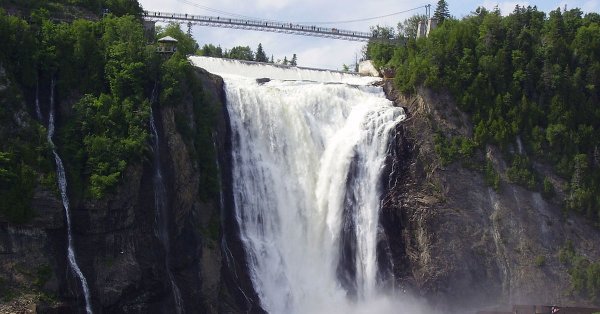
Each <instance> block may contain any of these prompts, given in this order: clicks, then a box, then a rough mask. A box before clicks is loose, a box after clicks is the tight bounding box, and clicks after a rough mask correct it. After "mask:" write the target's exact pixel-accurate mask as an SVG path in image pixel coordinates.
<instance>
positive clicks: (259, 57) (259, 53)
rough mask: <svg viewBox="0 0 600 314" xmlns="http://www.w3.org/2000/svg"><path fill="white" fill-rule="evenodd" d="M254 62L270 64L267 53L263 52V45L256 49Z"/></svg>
mask: <svg viewBox="0 0 600 314" xmlns="http://www.w3.org/2000/svg"><path fill="white" fill-rule="evenodd" d="M254 60H255V61H257V62H268V61H269V59H267V55H266V54H265V51H264V50H263V47H262V44H261V43H259V44H258V48H256V55H255V56H254Z"/></svg>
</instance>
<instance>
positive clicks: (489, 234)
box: [381, 81, 600, 313]
mask: <svg viewBox="0 0 600 314" xmlns="http://www.w3.org/2000/svg"><path fill="white" fill-rule="evenodd" d="M384 87H385V90H386V94H387V95H388V98H390V99H391V100H393V101H394V102H395V103H396V104H397V105H400V106H404V107H405V108H406V109H407V111H408V114H409V118H408V119H407V121H405V122H404V123H403V124H402V125H401V126H400V127H399V128H398V134H397V136H396V145H395V148H394V150H393V157H394V158H393V160H392V161H391V162H390V167H392V177H391V178H390V184H389V190H388V193H387V195H386V196H385V199H384V208H383V210H382V217H381V223H382V225H383V226H384V228H385V230H386V233H387V235H388V239H389V241H390V247H391V249H392V255H393V257H394V273H395V275H396V278H399V279H400V280H399V285H400V286H402V287H404V288H407V289H409V290H412V291H413V292H414V293H415V294H417V295H421V296H424V297H425V298H426V299H428V300H430V301H431V302H432V303H433V304H434V305H436V306H437V307H439V308H440V309H442V310H443V312H445V313H446V312H449V311H457V312H461V311H462V310H464V309H477V308H484V307H490V306H495V305H510V304H556V305H562V306H567V305H579V306H581V305H593V304H592V302H591V301H589V300H586V299H585V298H582V297H581V296H579V295H578V294H577V293H573V292H572V290H573V289H572V286H571V278H570V275H569V273H568V268H567V266H565V265H564V264H562V263H561V262H560V261H559V250H560V249H561V248H564V247H566V246H567V243H568V241H571V242H572V243H573V247H574V251H575V252H577V254H580V255H582V256H584V257H586V258H587V259H588V260H591V261H596V260H598V259H599V258H600V232H599V231H598V229H596V228H594V227H593V226H591V225H590V223H589V222H587V221H585V220H584V219H582V218H581V217H577V216H571V215H570V216H565V215H564V214H563V212H562V211H561V207H560V204H559V203H560V198H561V194H562V189H561V186H564V182H562V181H561V179H560V178H558V177H557V176H554V175H552V173H551V172H550V171H549V170H548V169H549V168H548V167H545V166H544V165H542V164H534V167H536V169H537V170H538V171H540V172H542V173H543V174H544V175H546V176H548V177H550V178H551V179H552V180H553V181H554V182H555V185H556V186H557V190H558V193H557V194H558V196H557V197H555V198H553V199H551V200H546V199H545V198H543V197H542V196H541V195H540V193H537V192H532V191H529V190H527V189H525V188H523V187H521V186H517V185H514V184H510V183H508V179H507V178H506V176H505V174H504V173H505V169H506V164H505V162H504V160H503V156H502V154H501V153H500V151H499V149H498V148H496V147H492V146H488V147H486V151H485V156H483V154H480V155H481V156H477V157H476V159H477V160H479V161H480V162H481V163H485V160H486V159H487V160H490V161H491V162H492V164H493V165H494V169H495V170H496V171H497V172H498V173H499V174H500V179H501V180H500V182H501V183H500V185H499V188H498V189H497V190H495V189H493V188H492V187H490V186H488V185H486V183H485V181H484V175H483V173H482V171H481V170H473V169H474V168H477V165H476V166H475V167H472V166H471V167H465V166H463V165H461V162H460V161H457V162H454V163H452V164H450V165H448V166H446V167H444V166H442V164H441V162H440V160H439V158H438V156H437V154H436V153H435V148H434V134H435V132H442V133H444V134H446V135H449V134H453V135H463V136H470V135H472V134H471V132H472V127H471V125H470V124H469V121H468V119H467V117H466V116H465V115H463V114H462V113H460V111H459V110H458V109H457V108H456V106H455V105H454V104H453V102H452V101H451V100H450V99H449V98H448V97H440V96H439V95H435V94H433V93H431V92H429V91H426V90H421V91H419V92H418V93H417V95H416V96H413V97H406V96H403V95H400V94H399V93H397V92H396V91H395V90H394V89H393V87H392V85H391V82H389V81H388V82H386V83H385V86H384ZM515 146H516V145H515ZM479 166H481V165H479ZM480 168H481V167H480ZM595 305H598V304H595Z"/></svg>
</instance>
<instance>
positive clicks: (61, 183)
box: [36, 80, 92, 314]
mask: <svg viewBox="0 0 600 314" xmlns="http://www.w3.org/2000/svg"><path fill="white" fill-rule="evenodd" d="M54 85H55V84H54V80H52V82H51V83H50V113H49V114H48V137H47V139H48V143H49V144H50V146H51V147H52V153H53V154H54V161H55V163H56V176H57V181H58V189H59V190H60V196H61V198H62V203H63V207H64V208H65V217H66V219H67V244H68V247H67V259H68V261H69V266H70V267H71V269H72V270H73V272H74V273H75V275H76V276H77V278H78V279H79V282H81V287H82V290H83V297H84V299H85V311H86V312H87V313H88V314H91V313H92V302H91V297H90V289H89V287H88V284H87V280H86V279H85V276H84V275H83V272H81V269H80V268H79V265H78V264H77V258H76V256H75V248H74V247H73V235H72V233H71V209H70V205H69V196H68V194H67V178H66V175H65V167H64V166H63V163H62V159H60V156H59V155H58V153H57V152H56V146H55V145H54V142H53V141H52V137H54ZM36 105H38V106H39V103H38V102H37V99H36ZM36 109H37V108H36ZM40 116H41V114H40Z"/></svg>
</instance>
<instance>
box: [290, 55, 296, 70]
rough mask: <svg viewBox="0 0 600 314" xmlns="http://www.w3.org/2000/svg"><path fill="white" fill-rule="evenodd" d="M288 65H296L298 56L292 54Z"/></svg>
mask: <svg viewBox="0 0 600 314" xmlns="http://www.w3.org/2000/svg"><path fill="white" fill-rule="evenodd" d="M290 65H291V66H294V67H295V66H297V65H298V57H297V56H296V54H294V55H293V56H292V60H290Z"/></svg>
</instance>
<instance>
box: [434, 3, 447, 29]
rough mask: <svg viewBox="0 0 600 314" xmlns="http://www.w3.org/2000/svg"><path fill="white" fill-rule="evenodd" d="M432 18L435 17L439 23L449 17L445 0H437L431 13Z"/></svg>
mask: <svg viewBox="0 0 600 314" xmlns="http://www.w3.org/2000/svg"><path fill="white" fill-rule="evenodd" d="M433 18H434V19H436V20H437V21H438V23H439V24H441V23H442V22H444V20H446V19H448V18H450V11H449V10H448V3H447V2H446V1H445V0H439V1H438V3H437V7H436V8H435V12H434V13H433Z"/></svg>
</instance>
